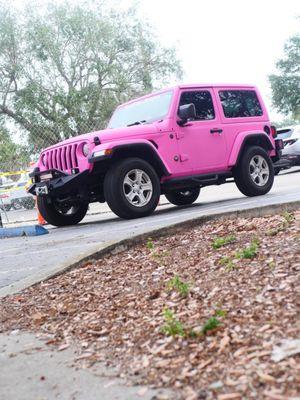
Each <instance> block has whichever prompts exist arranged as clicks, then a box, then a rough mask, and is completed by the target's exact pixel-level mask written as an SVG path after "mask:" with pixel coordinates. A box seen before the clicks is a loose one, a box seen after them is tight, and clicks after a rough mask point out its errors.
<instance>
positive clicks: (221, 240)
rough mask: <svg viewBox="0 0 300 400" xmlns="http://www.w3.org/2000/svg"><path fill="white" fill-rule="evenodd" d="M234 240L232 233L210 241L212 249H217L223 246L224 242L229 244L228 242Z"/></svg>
mask: <svg viewBox="0 0 300 400" xmlns="http://www.w3.org/2000/svg"><path fill="white" fill-rule="evenodd" d="M235 241H236V237H235V236H234V235H230V236H224V237H220V238H216V239H215V240H214V241H213V243H212V247H213V249H215V250H217V249H219V248H220V247H222V246H225V245H226V244H229V243H233V242H235Z"/></svg>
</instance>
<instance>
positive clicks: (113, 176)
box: [104, 158, 160, 219]
mask: <svg viewBox="0 0 300 400" xmlns="http://www.w3.org/2000/svg"><path fill="white" fill-rule="evenodd" d="M134 170H140V171H142V172H143V174H146V175H144V176H146V177H147V179H148V178H149V182H150V181H151V185H152V189H149V190H148V192H147V191H146V190H145V192H146V193H147V194H146V196H147V203H145V205H139V204H141V203H139V202H138V201H139V198H138V197H136V200H135V198H134V197H133V199H132V203H131V202H130V200H129V199H127V197H126V192H125V185H126V184H125V178H126V176H127V174H130V172H131V171H134ZM132 182H133V181H132ZM151 190H152V191H151ZM130 193H133V192H132V191H130ZM143 193H144V191H143ZM127 195H129V193H128V194H127ZM133 196H135V195H134V194H133ZM136 196H139V195H138V194H136ZM104 197H105V200H106V202H107V204H108V206H109V207H110V209H111V210H112V211H113V212H114V213H115V214H116V215H118V216H119V217H120V218H124V219H133V218H141V217H146V216H147V215H150V214H152V213H153V211H154V210H155V208H156V207H157V204H158V202H159V197H160V181H159V178H158V176H157V174H156V172H155V170H154V169H153V167H152V166H151V165H150V164H149V163H147V162H146V161H144V160H141V159H140V158H127V159H124V160H121V161H119V162H118V163H116V164H114V165H113V166H112V167H111V168H110V169H109V170H108V172H107V174H106V176H105V179H104ZM134 201H136V204H133V203H134Z"/></svg>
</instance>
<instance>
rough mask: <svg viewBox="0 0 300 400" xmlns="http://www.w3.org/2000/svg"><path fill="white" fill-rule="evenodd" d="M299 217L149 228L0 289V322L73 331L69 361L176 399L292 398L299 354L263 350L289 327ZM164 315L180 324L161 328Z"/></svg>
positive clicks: (60, 336) (66, 336)
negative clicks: (110, 248)
mask: <svg viewBox="0 0 300 400" xmlns="http://www.w3.org/2000/svg"><path fill="white" fill-rule="evenodd" d="M299 220H300V212H299V211H297V212H295V213H294V214H287V213H286V214H283V215H274V216H268V217H262V218H252V219H251V218H237V219H227V220H226V219H223V220H218V221H212V222H208V223H205V224H203V225H199V226H197V227H193V228H190V229H186V228H185V229H184V230H182V231H181V232H180V233H177V234H176V235H171V236H169V237H162V238H157V239H155V240H151V239H149V240H148V241H147V242H146V243H141V244H139V245H136V246H134V247H132V248H130V249H129V250H126V251H124V252H122V253H119V254H115V255H107V256H106V257H104V258H103V259H101V260H100V261H97V262H93V263H92V262H90V263H86V264H85V265H84V266H82V267H80V268H77V269H74V270H72V271H70V272H67V273H65V274H63V275H61V276H58V277H56V278H53V279H51V280H48V281H46V282H44V283H41V284H39V285H36V286H35V287H32V288H29V289H27V290H24V291H23V292H21V293H19V294H17V295H13V296H7V297H6V298H4V299H2V300H1V302H0V331H2V332H4V331H10V330H15V329H22V330H27V331H34V332H38V333H40V334H42V335H43V336H44V337H45V338H46V339H47V343H49V345H50V344H51V345H53V344H54V345H56V346H57V348H58V350H60V351H63V350H64V349H65V348H67V347H68V346H69V345H70V344H71V343H72V344H74V343H75V344H76V345H77V348H78V357H77V362H81V363H82V362H84V363H85V366H91V365H93V363H95V362H98V361H102V362H103V361H104V362H106V364H107V365H108V366H114V367H116V368H117V370H118V371H119V373H120V375H121V376H126V377H127V378H128V380H130V381H131V382H134V383H140V384H145V385H149V386H156V387H170V388H172V389H175V391H176V393H180V396H181V397H182V398H184V399H219V400H226V399H252V398H256V399H293V398H297V396H299V392H300V362H299V361H300V355H299V354H291V355H289V356H288V357H285V358H284V359H281V360H280V361H278V362H275V361H273V360H272V351H273V349H274V348H276V346H277V347H278V346H279V345H280V343H281V342H283V341H285V340H295V339H299V331H300V330H299V270H300V244H299V243H300V226H299ZM228 236H232V238H231V240H230V241H229V243H227V244H225V245H221V246H220V247H219V248H217V249H214V248H213V246H212V244H213V243H214V242H215V240H216V239H218V238H224V237H228ZM253 241H255V243H256V244H255V246H256V247H257V249H256V250H257V251H256V252H255V254H254V255H253V254H252V256H251V258H244V257H243V256H241V252H242V251H243V250H245V249H248V248H249V247H250V246H251V244H253V243H254V242H253ZM243 254H244V255H245V251H244V253H243ZM174 279H177V281H175V280H174ZM170 281H171V282H172V284H171V285H170ZM174 282H175V283H174ZM176 282H177V283H176ZM297 291H298V293H297ZM167 315H169V318H170V319H169V326H168V327H169V328H170V327H171V328H172V329H173V328H174V326H175V328H176V329H177V330H178V329H179V331H178V332H181V336H180V335H175V336H167V335H166V332H167V331H166V330H165V329H164V332H165V333H163V332H162V327H165V326H166V324H168V320H167V318H168V317H167ZM212 317H213V319H212ZM216 320H217V321H218V322H217V324H215V322H216ZM170 321H171V322H170ZM208 323H213V325H211V326H210V325H207V324H208ZM172 324H173V325H172ZM176 324H177V325H176ZM204 326H206V327H207V326H209V329H208V330H207V331H206V333H205V334H204V333H203V332H204V328H203V327H204ZM175 328H174V329H175ZM180 329H181V331H180ZM298 398H299V397H298Z"/></svg>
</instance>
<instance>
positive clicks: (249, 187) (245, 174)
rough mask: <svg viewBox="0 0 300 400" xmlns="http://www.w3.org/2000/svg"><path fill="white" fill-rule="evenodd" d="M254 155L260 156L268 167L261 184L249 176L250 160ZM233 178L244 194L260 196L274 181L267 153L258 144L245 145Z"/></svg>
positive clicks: (271, 164)
mask: <svg viewBox="0 0 300 400" xmlns="http://www.w3.org/2000/svg"><path fill="white" fill-rule="evenodd" d="M254 157H262V158H263V159H264V160H265V163H266V164H267V165H268V168H269V174H268V176H267V175H265V176H266V182H265V183H264V184H263V185H261V186H260V185H259V184H258V183H256V182H255V181H254V180H253V179H252V178H251V173H250V171H251V168H252V167H251V165H250V162H251V160H253V158H254ZM234 179H235V183H236V185H237V187H238V189H239V190H240V192H242V193H243V194H244V195H245V196H249V197H252V196H261V195H264V194H266V193H268V192H269V191H270V190H271V188H272V186H273V182H274V167H273V163H272V160H271V159H270V157H269V155H268V153H267V152H266V151H265V150H264V149H263V148H261V147H258V146H251V147H247V148H246V149H245V151H244V152H243V155H242V157H241V160H240V161H239V163H238V165H237V167H236V168H235V170H234Z"/></svg>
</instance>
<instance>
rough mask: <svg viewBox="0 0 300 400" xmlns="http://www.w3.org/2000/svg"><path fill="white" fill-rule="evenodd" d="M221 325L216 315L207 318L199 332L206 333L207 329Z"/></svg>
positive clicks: (211, 329)
mask: <svg viewBox="0 0 300 400" xmlns="http://www.w3.org/2000/svg"><path fill="white" fill-rule="evenodd" d="M220 325H221V321H220V320H219V319H218V318H216V317H211V318H209V319H208V320H207V321H206V322H205V324H204V325H203V327H202V330H201V332H202V333H203V335H206V334H207V333H208V332H209V331H213V330H214V329H216V328H218V326H220Z"/></svg>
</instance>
